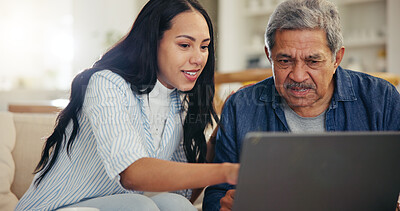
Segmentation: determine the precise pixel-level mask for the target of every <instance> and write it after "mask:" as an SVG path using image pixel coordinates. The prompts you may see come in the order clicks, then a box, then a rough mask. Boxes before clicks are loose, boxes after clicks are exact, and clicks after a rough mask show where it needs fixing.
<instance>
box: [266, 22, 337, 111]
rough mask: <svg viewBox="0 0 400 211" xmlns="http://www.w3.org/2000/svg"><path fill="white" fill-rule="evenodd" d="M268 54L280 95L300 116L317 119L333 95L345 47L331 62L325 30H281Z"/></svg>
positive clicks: (277, 33)
mask: <svg viewBox="0 0 400 211" xmlns="http://www.w3.org/2000/svg"><path fill="white" fill-rule="evenodd" d="M275 40H276V41H275V45H274V47H273V48H272V50H271V55H269V54H268V51H267V50H266V52H267V56H268V59H269V60H270V62H271V64H272V69H273V74H274V80H275V86H276V89H277V91H278V93H279V94H280V95H281V96H282V97H283V98H284V99H285V100H286V102H287V103H288V104H289V106H290V107H291V108H292V109H293V110H294V111H295V112H296V113H298V114H299V115H300V116H303V117H310V116H317V115H318V114H320V113H322V112H323V111H324V110H326V109H327V107H328V106H329V103H330V99H331V97H332V95H333V90H334V81H333V74H334V73H335V71H336V68H337V67H338V65H339V63H340V61H341V58H342V56H343V53H344V48H342V49H340V51H339V52H338V53H337V55H336V56H335V59H332V53H331V51H330V49H329V47H328V44H327V39H326V33H325V32H324V31H323V30H278V31H277V32H276V34H275Z"/></svg>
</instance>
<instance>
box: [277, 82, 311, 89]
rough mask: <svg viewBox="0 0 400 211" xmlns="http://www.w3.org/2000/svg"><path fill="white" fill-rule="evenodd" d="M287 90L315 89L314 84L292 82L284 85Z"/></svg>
mask: <svg viewBox="0 0 400 211" xmlns="http://www.w3.org/2000/svg"><path fill="white" fill-rule="evenodd" d="M283 86H284V87H285V88H286V89H291V88H298V89H315V85H314V84H307V83H304V82H301V83H297V82H290V83H285V84H284V85H283Z"/></svg>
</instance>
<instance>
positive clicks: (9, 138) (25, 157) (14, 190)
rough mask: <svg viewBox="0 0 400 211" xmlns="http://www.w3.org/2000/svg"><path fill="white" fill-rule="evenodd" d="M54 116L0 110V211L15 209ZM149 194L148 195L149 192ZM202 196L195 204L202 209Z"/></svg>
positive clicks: (26, 186)
mask: <svg viewBox="0 0 400 211" xmlns="http://www.w3.org/2000/svg"><path fill="white" fill-rule="evenodd" d="M56 118H57V115H56V114H55V113H54V114H39V113H11V112H6V111H0V210H1V211H9V210H14V208H15V205H16V204H17V202H18V200H19V199H20V198H21V197H22V196H23V195H24V193H25V191H26V190H27V189H28V188H29V186H30V184H31V182H32V180H33V176H34V175H33V171H34V169H35V167H36V165H37V163H38V162H39V159H40V155H41V151H42V146H43V143H44V142H45V139H46V137H47V136H49V135H50V134H51V132H52V130H53V128H54V123H55V121H56ZM149 194H151V193H149ZM201 202H202V196H200V197H199V198H198V199H197V201H196V202H195V206H196V208H198V209H199V210H201Z"/></svg>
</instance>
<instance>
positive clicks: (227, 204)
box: [219, 189, 236, 211]
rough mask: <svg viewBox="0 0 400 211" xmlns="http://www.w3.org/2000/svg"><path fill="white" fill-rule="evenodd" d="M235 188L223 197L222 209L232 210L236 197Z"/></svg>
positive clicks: (222, 210)
mask: <svg viewBox="0 0 400 211" xmlns="http://www.w3.org/2000/svg"><path fill="white" fill-rule="evenodd" d="M235 191H236V190H235V189H231V190H228V191H227V192H226V194H225V196H224V197H222V198H221V200H220V201H219V203H221V209H220V211H229V210H232V206H233V199H234V198H235Z"/></svg>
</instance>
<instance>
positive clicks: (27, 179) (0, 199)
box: [0, 111, 57, 211]
mask: <svg viewBox="0 0 400 211" xmlns="http://www.w3.org/2000/svg"><path fill="white" fill-rule="evenodd" d="M56 117H57V116H56V114H35V113H11V112H5V111H3V112H0V169H1V171H0V178H1V180H0V210H2V211H3V210H4V211H8V210H14V208H15V205H16V204H17V202H18V199H19V198H21V197H22V195H23V194H24V193H25V191H26V190H27V189H28V188H29V185H30V184H31V182H32V179H33V171H34V169H35V167H36V164H37V163H38V162H39V159H40V154H41V151H42V146H43V143H44V141H45V138H46V136H48V135H50V133H51V131H52V129H53V127H54V123H55V120H56Z"/></svg>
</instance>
